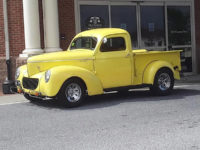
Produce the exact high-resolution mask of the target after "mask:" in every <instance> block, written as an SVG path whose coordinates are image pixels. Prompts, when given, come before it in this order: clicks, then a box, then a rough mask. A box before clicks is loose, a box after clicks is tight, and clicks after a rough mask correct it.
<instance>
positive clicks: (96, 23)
mask: <svg viewBox="0 0 200 150" xmlns="http://www.w3.org/2000/svg"><path fill="white" fill-rule="evenodd" d="M80 19H81V31H84V30H88V29H95V28H105V27H109V13H108V6H106V5H81V6H80Z"/></svg>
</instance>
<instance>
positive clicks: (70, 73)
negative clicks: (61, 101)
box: [40, 66, 103, 97]
mask: <svg viewBox="0 0 200 150" xmlns="http://www.w3.org/2000/svg"><path fill="white" fill-rule="evenodd" d="M50 70H51V77H50V80H49V81H48V82H47V83H46V82H45V77H44V75H43V77H42V78H41V79H40V91H41V93H42V94H43V95H46V96H49V97H53V96H56V95H57V93H58V92H59V90H60V88H61V87H62V85H63V83H64V82H65V81H66V80H68V79H69V78H71V77H78V78H81V79H82V80H83V81H84V82H85V84H86V86H87V90H88V95H98V94H102V93H103V88H102V85H101V82H100V80H99V79H98V78H97V77H96V76H95V74H94V73H92V72H91V71H89V70H86V69H84V68H80V67H76V66H57V67H53V68H51V69H50ZM44 74H45V73H44Z"/></svg>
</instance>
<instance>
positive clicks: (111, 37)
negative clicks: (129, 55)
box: [99, 36, 127, 53]
mask: <svg viewBox="0 0 200 150" xmlns="http://www.w3.org/2000/svg"><path fill="white" fill-rule="evenodd" d="M104 38H107V40H108V39H114V38H121V39H123V40H124V46H125V47H124V49H121V50H111V51H102V49H101V47H102V45H103V44H104V43H103V40H104ZM126 50H127V44H126V38H125V37H124V36H109V37H103V38H102V41H101V44H100V47H99V51H100V52H101V53H105V52H106V53H107V52H122V51H126Z"/></svg>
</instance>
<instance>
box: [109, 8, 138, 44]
mask: <svg viewBox="0 0 200 150" xmlns="http://www.w3.org/2000/svg"><path fill="white" fill-rule="evenodd" d="M111 23H112V27H114V28H122V29H125V30H127V31H128V32H129V34H130V36H131V40H132V46H133V48H136V47H138V41H137V40H138V39H137V19H136V6H111Z"/></svg>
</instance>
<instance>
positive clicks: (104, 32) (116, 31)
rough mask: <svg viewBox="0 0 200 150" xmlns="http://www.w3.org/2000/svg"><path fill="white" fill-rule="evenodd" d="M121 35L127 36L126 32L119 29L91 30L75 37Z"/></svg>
mask: <svg viewBox="0 0 200 150" xmlns="http://www.w3.org/2000/svg"><path fill="white" fill-rule="evenodd" d="M122 33H125V34H127V33H128V32H127V31H126V30H123V29H120V28H99V29H91V30H86V31H83V32H81V33H79V34H78V35H77V36H76V37H79V36H95V37H99V36H101V37H104V36H107V35H111V34H122Z"/></svg>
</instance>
